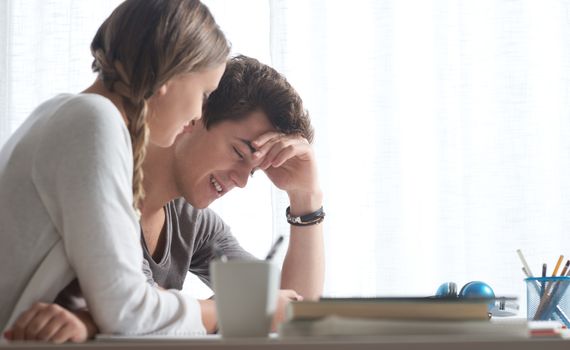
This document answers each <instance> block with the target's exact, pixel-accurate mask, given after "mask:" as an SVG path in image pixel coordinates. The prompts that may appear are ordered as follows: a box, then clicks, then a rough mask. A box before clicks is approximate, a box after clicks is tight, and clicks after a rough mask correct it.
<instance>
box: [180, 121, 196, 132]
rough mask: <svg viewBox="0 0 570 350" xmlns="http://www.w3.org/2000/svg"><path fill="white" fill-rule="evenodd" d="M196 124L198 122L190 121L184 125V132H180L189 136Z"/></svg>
mask: <svg viewBox="0 0 570 350" xmlns="http://www.w3.org/2000/svg"><path fill="white" fill-rule="evenodd" d="M196 123H199V122H198V121H196V120H191V121H190V123H188V124H186V125H184V130H183V131H182V132H183V133H189V134H191V133H192V131H194V129H195V128H196Z"/></svg>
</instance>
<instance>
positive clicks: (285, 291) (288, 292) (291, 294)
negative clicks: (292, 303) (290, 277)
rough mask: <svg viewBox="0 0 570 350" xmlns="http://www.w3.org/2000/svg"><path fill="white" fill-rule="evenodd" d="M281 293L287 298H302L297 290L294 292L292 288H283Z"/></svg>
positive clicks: (299, 299) (298, 299)
mask: <svg viewBox="0 0 570 350" xmlns="http://www.w3.org/2000/svg"><path fill="white" fill-rule="evenodd" d="M282 293H283V295H284V296H285V297H286V298H287V299H290V300H297V301H301V300H303V297H302V296H301V295H300V294H298V293H297V292H295V291H294V290H293V289H283V290H282Z"/></svg>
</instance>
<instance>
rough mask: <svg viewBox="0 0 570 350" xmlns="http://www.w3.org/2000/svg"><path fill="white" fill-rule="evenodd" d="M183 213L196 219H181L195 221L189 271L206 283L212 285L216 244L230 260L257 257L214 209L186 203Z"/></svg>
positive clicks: (253, 258)
mask: <svg viewBox="0 0 570 350" xmlns="http://www.w3.org/2000/svg"><path fill="white" fill-rule="evenodd" d="M181 214H182V215H186V216H188V217H194V220H188V221H186V220H181V222H192V221H193V224H194V230H195V244H194V252H193V254H192V260H191V262H190V267H189V271H190V272H191V273H193V274H195V275H196V276H197V277H198V278H199V279H200V280H202V282H204V283H205V284H206V285H208V286H210V287H211V281H210V262H211V261H212V260H213V259H214V258H215V256H214V253H213V247H214V246H218V247H219V248H221V249H222V250H223V251H224V254H225V255H226V256H227V258H228V259H230V260H231V259H248V260H255V259H256V258H255V257H254V256H253V255H251V254H250V253H248V252H247V251H246V250H245V249H243V248H242V246H241V245H240V244H239V242H238V241H237V239H236V238H235V237H234V236H233V235H232V233H231V230H230V227H229V226H228V225H227V224H226V223H225V222H224V221H223V220H222V219H221V218H220V216H219V215H218V214H216V213H215V212H214V211H213V210H211V209H194V208H192V207H191V206H190V205H185V206H184V210H183V211H182V213H181ZM182 229H184V228H182Z"/></svg>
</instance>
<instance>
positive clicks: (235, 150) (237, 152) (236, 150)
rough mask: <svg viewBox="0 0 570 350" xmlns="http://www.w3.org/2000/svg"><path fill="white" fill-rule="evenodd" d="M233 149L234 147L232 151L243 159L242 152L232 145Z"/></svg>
mask: <svg viewBox="0 0 570 350" xmlns="http://www.w3.org/2000/svg"><path fill="white" fill-rule="evenodd" d="M233 149H234V152H236V154H237V155H238V157H239V159H241V160H243V159H244V157H243V154H241V153H240V152H239V151H238V149H237V148H235V147H233Z"/></svg>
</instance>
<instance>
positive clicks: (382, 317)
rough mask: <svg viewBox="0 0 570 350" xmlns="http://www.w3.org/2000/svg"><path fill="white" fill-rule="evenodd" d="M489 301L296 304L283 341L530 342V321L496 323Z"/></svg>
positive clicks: (342, 300) (380, 300)
mask: <svg viewBox="0 0 570 350" xmlns="http://www.w3.org/2000/svg"><path fill="white" fill-rule="evenodd" d="M489 302H490V300H489V299H459V298H433V297H419V298H414V297H405V298H391V297H388V298H327V299H321V300H319V301H299V302H292V303H290V304H289V306H288V310H287V320H288V321H287V322H285V323H283V324H282V325H281V327H280V329H279V334H280V335H281V336H282V337H296V336H351V335H358V336H363V335H371V336H372V335H434V334H435V335H447V334H462V335H478V336H480V335H484V336H487V337H494V338H496V337H499V338H504V337H509V338H512V337H528V328H527V324H526V321H524V320H517V321H514V322H494V321H491V320H490V316H489Z"/></svg>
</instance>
